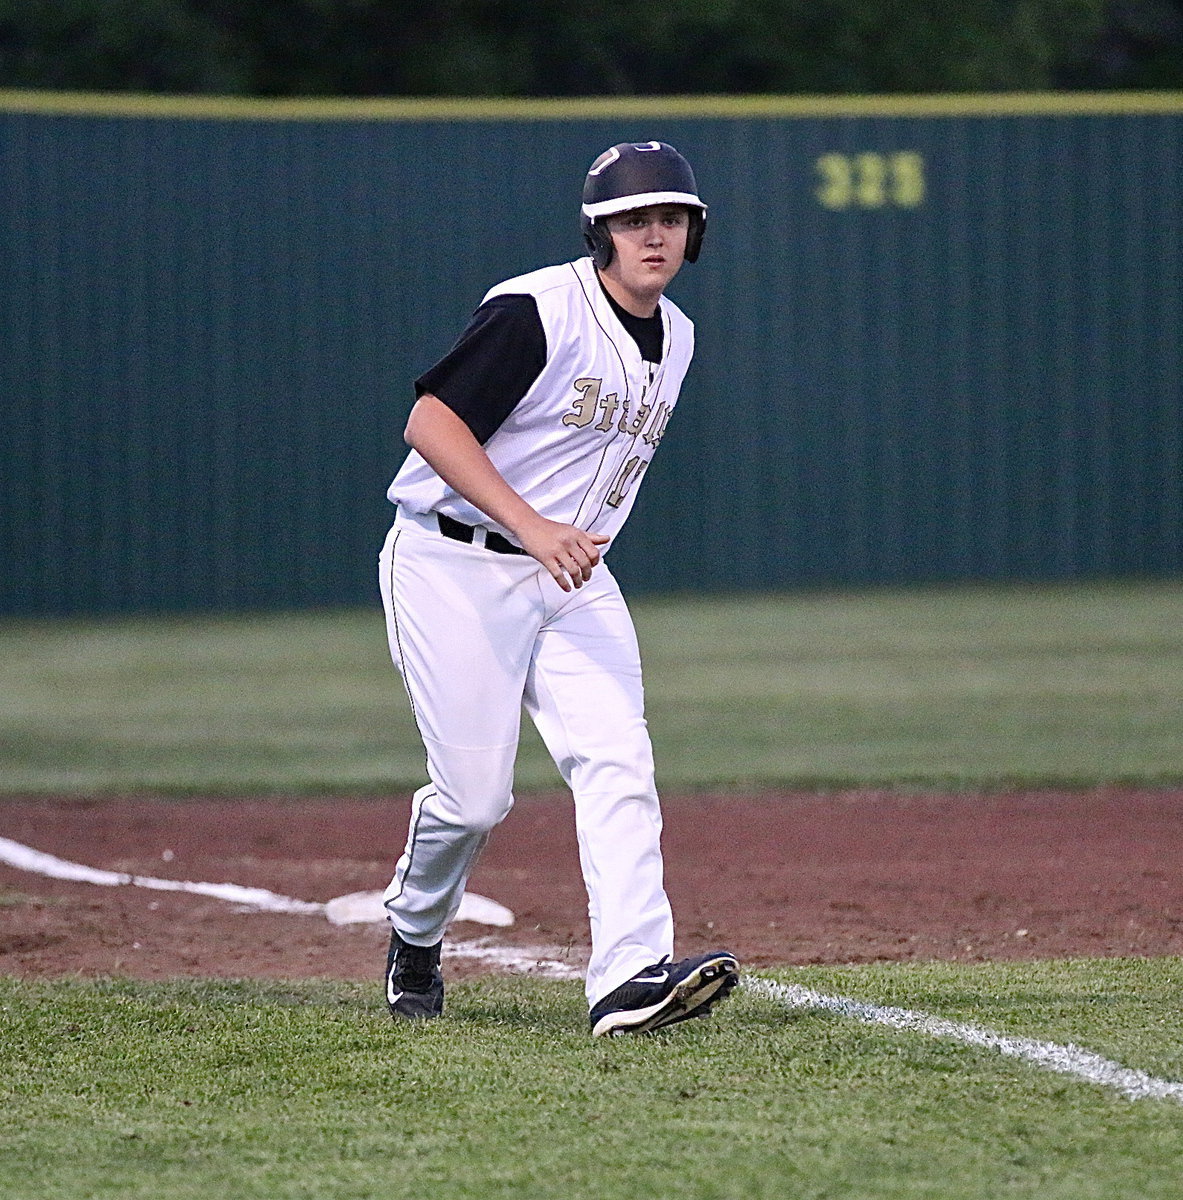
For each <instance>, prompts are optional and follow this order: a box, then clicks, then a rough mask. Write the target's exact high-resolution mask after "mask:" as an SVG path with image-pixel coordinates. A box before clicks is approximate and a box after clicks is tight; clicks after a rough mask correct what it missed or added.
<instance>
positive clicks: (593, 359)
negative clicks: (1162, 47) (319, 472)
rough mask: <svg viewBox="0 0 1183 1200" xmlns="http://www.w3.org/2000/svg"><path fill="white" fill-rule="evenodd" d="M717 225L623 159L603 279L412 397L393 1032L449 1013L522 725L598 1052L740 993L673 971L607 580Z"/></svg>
mask: <svg viewBox="0 0 1183 1200" xmlns="http://www.w3.org/2000/svg"><path fill="white" fill-rule="evenodd" d="M705 225H706V205H705V204H704V203H703V202H702V201H701V200H700V199H699V197H698V192H697V186H696V184H695V179H694V174H693V172H692V171H691V168H690V165H689V164H688V163H687V162H686V160H685V159H684V158H683V157H682V156H681V155H680V154H679V153H678V152H677V151H676V150H675V149H674V148H673V147H672V146H669V145H666V144H665V143H662V142H642V143H639V144H628V143H624V144H621V145H617V146H613V147H611V148H610V149H609V150H606V151H605V152H604V153H603V154H601V155H600V156H599V157H598V158H597V159H596V160H595V162H594V163H593V164H592V166H591V168H590V170H589V171H588V173H587V178H586V181H585V183H584V188H583V208H582V227H583V236H584V240H585V242H586V244H587V248H588V251H589V255H588V257H586V258H581V259H578V260H576V261H574V262H568V263H563V264H561V265H559V266H551V267H544V268H543V269H542V270H539V271H534V272H533V273H531V274H528V275H523V276H520V277H518V278H516V279H511V280H509V281H507V282H505V283H501V284H499V285H498V286H496V287H494V288H493V289H492V290H491V291H489V292H488V294H487V295H486V296H485V298H484V301H483V302H482V304H481V305H480V307H479V308H478V309H477V310H476V312H475V314H474V315H473V317H472V319H471V321H470V322H469V325H468V327H467V328H466V329H465V330H464V332H463V334H462V335H461V336H460V339H459V341H457V342H456V344H455V346H454V347H453V348H452V349H451V350H450V351H449V352H448V354H447V355H445V356H444V358H443V359H441V360H440V362H438V363H437V364H436V365H435V366H434V367H432V368H431V369H430V370H429V371H427V372H426V373H425V374H424V375H422V376H421V377H420V378H419V379H418V380H416V384H415V387H416V394H417V397H418V398H417V401H416V403H415V406H414V408H413V409H412V411H411V415H410V417H409V419H408V421H407V427H406V434H405V438H406V441H407V443H408V444H409V445H410V446H411V452H410V454H409V455H408V456H407V458H406V461H405V462H404V463H403V466H402V468H401V469H400V470H399V472H398V474H397V475H396V477H395V479H394V482H393V483H392V484H391V486H390V490H389V492H388V495H389V498H390V500H391V501H392V502H393V503H394V504H395V505H397V516H396V518H395V521H394V525H393V527H392V529H391V530H390V533H389V535H388V537H387V539H386V543H385V545H384V546H383V549H382V553H381V556H380V560H379V573H380V585H381V591H382V599H383V604H384V607H385V610H386V623H387V632H388V635H389V640H390V651H391V655H392V657H393V659H394V662H395V665H396V666H397V667H398V670H399V672H400V674H401V676H402V679H403V682H404V684H405V685H406V689H407V693H408V695H409V697H410V701H411V707H412V711H413V713H414V718H415V721H416V724H417V726H418V729H419V733H420V736H421V737H422V739H423V745H424V748H425V750H426V755H427V774H428V778H429V782H428V783H427V784H426V785H425V786H424V787H422V788H420V789H419V790H418V791H417V792H416V793H415V795H414V798H413V802H412V808H411V822H410V832H409V835H408V839H407V844H406V850H405V852H404V853H403V855H402V857H401V858H400V860H399V862H398V865H397V868H396V870H395V874H394V878H393V880H392V881H391V884H390V886H389V888H388V889H387V890H386V893H385V903H386V908H387V911H388V913H389V917H390V923H391V927H392V929H391V938H390V953H389V956H388V959H387V968H386V1001H387V1004H388V1006H389V1008H390V1012H391V1014H392V1015H393V1016H394V1017H396V1018H403V1017H409V1018H422V1017H436V1016H439V1014H440V1013H441V1012H442V1011H443V1001H444V984H443V978H442V975H441V972H440V949H441V942H442V939H443V935H444V931H445V929H446V928H447V926H448V923H449V922H450V921H451V920H452V918H453V917H454V916H455V914H456V911H457V908H458V907H459V904H460V899H461V897H462V895H463V892H464V887H465V883H466V881H467V879H468V876H469V873H470V871H471V870H472V867H473V864H474V863H475V861H476V859H477V856H478V854H479V853H480V851H481V849H482V847H483V846H484V845H485V842H486V840H487V839H488V836H489V833H490V831H491V830H492V829H493V828H494V827H495V826H496V825H497V824H498V823H499V822H500V821H501V820H502V819H503V818H504V817H505V816H506V814H507V813H508V812H509V810H510V808H511V806H512V804H513V794H512V786H513V766H514V759H515V756H516V753H517V748H518V735H519V730H520V721H521V710H522V707H523V706H524V707H525V709H526V711H527V712H528V713H529V715H530V717H531V718H532V719H533V721H534V723H535V725H536V726H537V728H538V730H539V733H540V734H541V736H542V739H543V741H544V742H545V744H546V747H547V749H548V750H549V752H550V754H551V756H552V757H553V758H554V761H555V763H556V765H557V766H558V768H559V771H560V772H561V774H562V776H563V779H564V780H565V781H566V783H567V785H568V786H569V787H570V789H571V792H572V795H573V797H574V803H575V818H576V831H577V835H578V842H579V856H580V864H581V867H582V871H583V878H584V882H585V884H586V887H587V894H588V912H589V916H590V923H591V941H592V952H591V961H590V963H589V965H588V970H587V979H586V992H587V999H588V1003H589V1005H590V1016H591V1031H592V1033H593V1034H594V1035H596V1036H602V1035H605V1034H618V1033H629V1032H631V1033H642V1032H648V1031H650V1030H654V1029H659V1028H662V1027H663V1026H666V1025H671V1024H673V1023H675V1022H677V1021H682V1020H685V1019H687V1018H689V1017H698V1016H706V1015H707V1014H708V1012H709V1011H710V1008H711V1006H712V1005H713V1004H714V1003H715V1002H716V1001H718V1000H720V999H722V998H723V997H724V996H726V994H727V993H728V992H729V991H730V990H731V989H732V988H733V987H734V986H735V984H736V982H737V980H738V964H737V962H736V959H735V957H734V956H733V955H732V954H729V953H727V952H725V951H720V952H716V953H712V954H704V955H700V956H698V957H696V958H691V959H686V960H683V961H680V962H675V961H673V960H672V952H673V919H672V916H671V912H670V905H669V901H668V900H667V898H666V894H665V891H664V888H663V883H662V857H661V846H660V833H661V813H660V808H659V805H658V798H657V791H656V788H655V786H654V775H653V754H652V750H651V747H650V743H649V736H648V733H647V730H646V724H645V717H644V711H643V700H642V689H641V664H640V657H639V653H638V649H637V640H636V635H635V633H634V631H633V625H632V621H631V618H630V616H629V613H628V610H627V608H626V607H625V603H624V600H623V598H622V597H621V594H620V590H619V588H618V586H617V583H616V580H615V579H614V578H613V576H612V573H611V572H610V571H609V569H608V567H607V565H606V563H605V562H604V561H603V556H604V554H605V552H606V550H607V549H608V547H609V546H610V545H611V543H612V540H613V539H614V538H615V536H616V534H617V533H618V532H619V530H620V528H621V526H622V525H623V524H624V521H625V519H626V518H627V517H628V514H629V511H630V510H631V508H632V506H633V503H634V502H635V500H636V497H637V490H638V486H639V484H640V482H641V479H642V477H643V476H644V474H645V470H646V468H647V467H648V466H649V462H650V460H651V459H652V457H653V454H654V451H655V450H656V449H657V447H658V445H659V443H660V442H661V439H662V436H663V435H664V433H665V429H666V424H667V422H668V421H669V419H670V415H671V413H672V412H673V410H674V406H675V404H676V403H677V399H678V391H679V389H680V387H681V385H682V379H683V377H684V376H685V374H686V370H687V368H688V367H689V365H690V358H691V354H692V352H693V347H694V327H693V325H692V324H691V323H690V321H689V320H688V319H687V318H686V317H685V316H684V315H683V314H682V313H681V312H680V311H679V309H678V308H677V307H675V306H674V305H673V304H672V303H670V301H669V300H667V299H665V297H664V292H665V289H666V287H667V285H668V284H669V283H670V281H671V280H672V279H673V278H674V276H675V275H676V274H677V273H678V270H679V269H680V268H681V266H682V263H683V262H684V261H687V262H693V261H694V260H695V259H696V258H697V257H698V253H699V249H700V247H701V245H702V239H703V232H704V229H705Z"/></svg>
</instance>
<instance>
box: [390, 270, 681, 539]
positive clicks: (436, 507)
mask: <svg viewBox="0 0 1183 1200" xmlns="http://www.w3.org/2000/svg"><path fill="white" fill-rule="evenodd" d="M513 295H529V296H532V297H533V298H534V301H535V303H536V305H537V309H538V316H539V318H540V320H541V323H542V329H543V332H544V334H545V338H546V360H545V365H544V366H543V367H542V370H541V373H540V374H539V375H538V377H537V378H536V379H535V381H534V383H533V386H531V387H530V389H529V390H528V391H527V392H526V394H525V395H524V396H523V397H522V399H521V400H520V401H519V402H518V403H517V404H516V405H515V406H514V407H513V409H512V410H511V411H510V412H509V413H508V415H507V416H506V417H505V419H504V420H503V421H502V422H501V424H500V425H499V426H498V427H497V428H496V430H495V431H494V432H493V433H492V435H491V436H490V437H489V438H488V440H487V441H486V442H485V443H484V446H485V451H486V453H487V454H488V455H489V458H490V459H491V460H492V462H493V465H494V466H495V467H496V468H497V470H498V471H499V472H500V474H501V475H502V477H503V478H504V479H505V480H506V482H507V483H508V484H509V485H510V486H511V487H512V488H513V489H514V490H515V491H516V492H517V493H518V494H519V495H520V496H521V497H522V498H523V499H524V500H525V501H526V502H527V503H528V504H530V505H531V506H532V507H533V508H534V509H535V510H536V511H537V512H539V513H540V514H541V515H542V516H544V517H547V518H549V519H551V520H554V521H561V522H563V523H564V524H569V525H575V526H578V527H579V528H580V529H584V530H587V531H588V532H594V533H603V534H607V535H608V536H609V537H612V536H614V535H615V534H616V533H617V531H618V530H619V529H620V527H621V526H622V525H623V524H624V521H625V519H626V518H627V516H628V514H629V512H630V511H631V509H632V506H633V503H634V501H635V499H636V494H637V485H638V483H639V482H640V479H641V477H642V475H644V473H645V470H646V468H647V467H648V466H649V463H650V462H651V460H652V458H653V454H654V451H655V450H656V449H657V446H658V444H659V443H660V442H661V439H662V435H663V434H664V433H665V428H666V425H667V423H668V422H669V419H670V414H671V413H672V412H673V410H674V406H675V405H676V404H677V401H678V393H679V391H680V390H681V387H682V381H683V379H684V377H685V375H686V371H687V369H688V368H689V366H690V360H691V357H692V355H693V353H694V326H693V324H692V323H691V321H690V320H689V318H687V317H686V316H685V315H684V314H683V313H682V311H681V310H680V309H679V308H678V307H677V306H676V305H675V304H673V303H672V302H671V301H669V300H668V299H665V298H664V297H663V298H662V300H661V301H660V307H659V310H658V311H659V314H660V317H661V321H662V332H663V347H662V355H661V362H660V363H653V362H648V361H646V360H645V359H644V358H643V357H642V355H641V351H640V349H639V347H638V345H637V343H636V341H635V340H634V338H633V337H632V336H631V335H630V334H629V333H628V332H627V331H626V330H625V328H624V326H623V325H622V324H621V321H620V320H619V319H618V317H617V315H616V312H615V311H614V308H613V306H612V303H611V301H610V300H609V299H608V297H607V295H606V294H605V292H604V290H603V288H602V287H601V285H600V283H599V280H598V279H597V277H596V273H595V269H594V268H593V266H592V261H591V259H590V258H581V259H577V260H576V261H574V262H569V263H563V264H561V265H558V266H552V267H544V268H542V269H541V270H539V271H533V272H531V273H530V274H528V275H521V276H519V277H517V278H515V279H510V280H507V281H506V282H504V283H501V284H499V285H498V286H496V287H494V288H492V289H491V290H490V291H489V292H488V294H487V295H486V296H485V301H484V302H487V301H490V300H492V299H494V298H496V297H498V296H513ZM387 494H388V496H389V498H390V500H391V501H393V502H394V503H395V504H397V505H399V506H400V508H402V509H404V510H407V511H410V512H413V513H419V514H426V513H428V512H433V511H434V512H437V513H443V514H444V515H445V516H449V517H453V518H455V519H456V520H458V521H463V522H464V523H465V524H469V525H484V526H485V527H486V528H489V529H494V530H496V531H497V532H498V533H501V534H502V535H504V536H508V534H509V531H508V530H507V529H504V528H503V527H501V526H499V525H498V524H497V523H496V522H494V521H492V520H490V519H489V518H488V517H487V516H486V515H485V514H484V513H482V512H481V511H480V510H479V509H476V508H474V507H473V506H472V505H471V504H469V503H468V501H466V500H465V499H464V498H463V497H461V496H460V495H458V494H457V493H456V492H455V491H454V490H453V489H452V488H450V487H449V486H448V485H447V484H446V483H445V482H444V481H443V480H442V479H440V477H439V476H438V475H437V474H436V473H435V471H434V470H432V468H431V467H430V466H428V464H427V463H426V462H425V461H424V460H423V458H422V457H421V456H420V455H419V454H418V453H417V452H415V451H412V452H411V453H410V454H409V455H408V456H407V459H406V461H405V462H404V464H403V466H402V468H401V470H400V471H399V472H398V474H397V475H396V477H395V479H394V482H393V483H392V484H391V485H390V489H389V491H388V493H387Z"/></svg>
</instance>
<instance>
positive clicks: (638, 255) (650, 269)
mask: <svg viewBox="0 0 1183 1200" xmlns="http://www.w3.org/2000/svg"><path fill="white" fill-rule="evenodd" d="M607 224H608V232H609V233H610V234H611V235H612V245H613V247H614V249H615V251H616V252H615V254H613V256H612V261H611V262H610V263H609V264H608V266H607V268H606V270H605V271H604V272H603V273H604V275H605V276H607V277H608V278H609V279H611V280H612V281H613V282H615V283H617V284H619V285H620V287H622V288H623V289H624V290H625V291H626V292H627V293H628V294H629V295H630V296H632V297H635V298H636V299H637V300H638V302H640V303H643V304H656V302H657V300H658V299H659V298H660V297H661V293H662V292H663V291H665V288H666V285H667V284H668V283H669V282H670V280H671V279H673V277H674V276H675V275H677V273H678V272H679V271H680V270H681V268H682V263H683V262H684V261H685V259H686V234H687V232H688V231H689V228H690V216H689V213H688V212H687V210H686V209H685V208H684V207H683V206H681V205H678V204H655V205H652V206H651V207H649V208H637V209H634V210H633V211H632V212H626V213H620V214H619V215H617V216H614V217H609V218H608V221H607Z"/></svg>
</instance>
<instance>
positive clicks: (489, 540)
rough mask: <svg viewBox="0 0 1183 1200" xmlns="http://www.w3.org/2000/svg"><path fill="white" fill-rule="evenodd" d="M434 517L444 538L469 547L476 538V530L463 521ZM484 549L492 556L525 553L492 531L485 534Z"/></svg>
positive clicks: (441, 514) (437, 514)
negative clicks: (489, 551) (491, 552)
mask: <svg viewBox="0 0 1183 1200" xmlns="http://www.w3.org/2000/svg"><path fill="white" fill-rule="evenodd" d="M435 515H436V519H437V520H438V521H439V523H440V533H442V534H443V535H444V537H446V538H451V539H452V541H454V542H467V543H468V544H469V545H470V546H471V545H472V543H473V540H474V539H475V537H476V530H475V529H474V528H473V527H472V526H471V525H465V524H464V522H463V521H457V520H454V519H453V518H452V517H445V516H444V514H443V513H436V514H435ZM485 549H486V550H492V551H493V553H494V554H525V553H526V552H525V550H523V549H522V548H521V546H515V545H514V544H513V542H511V541H510V540H509V538H506V537H502V536H501V534H499V533H497V532H496V530H493V529H490V530H489V531H488V532H487V533H486V534H485Z"/></svg>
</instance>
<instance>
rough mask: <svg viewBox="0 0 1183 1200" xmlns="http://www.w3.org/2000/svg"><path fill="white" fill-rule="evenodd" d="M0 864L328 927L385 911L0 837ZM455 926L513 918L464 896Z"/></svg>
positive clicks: (377, 903)
mask: <svg viewBox="0 0 1183 1200" xmlns="http://www.w3.org/2000/svg"><path fill="white" fill-rule="evenodd" d="M0 862H3V863H7V864H8V865H9V866H10V867H17V868H19V869H20V870H22V871H30V872H32V873H34V874H37V875H45V876H48V877H49V878H50V879H70V880H74V881H75V882H78V883H93V884H97V885H98V886H99V887H138V888H147V889H149V890H151V891H156V892H189V893H192V894H195V895H198V896H212V897H213V898H214V899H216V900H226V901H228V902H229V903H231V904H237V905H239V906H241V907H242V908H247V909H250V910H251V911H252V912H273V913H304V914H309V915H312V914H316V913H319V914H321V915H323V916H325V917H327V918H328V920H329V921H330V922H331V923H332V924H334V925H352V924H362V923H368V922H378V921H384V920H385V919H386V910H385V908H384V907H383V905H382V893H381V892H351V893H350V894H349V895H347V896H336V897H334V898H333V899H332V900H328V901H326V902H325V903H323V904H322V903H320V902H319V901H315V900H294V899H292V897H291V896H281V895H279V894H278V893H276V892H269V891H268V890H267V889H266V888H256V887H243V886H241V885H240V884H237V883H194V882H191V881H190V880H187V879H156V878H154V877H153V876H151V875H131V874H128V873H126V872H123V871H104V870H102V869H100V868H98V867H87V866H84V865H83V864H82V863H76V862H69V861H68V860H67V859H64V858H58V857H57V856H56V855H53V854H46V853H44V851H41V850H34V849H33V848H32V847H31V846H26V845H23V844H22V843H21V842H14V841H12V840H11V839H10V838H5V837H0ZM456 919H457V920H460V921H474V922H477V923H479V924H482V925H500V926H509V925H512V924H513V913H511V912H510V911H509V909H508V908H506V907H505V906H504V905H501V904H498V903H497V902H496V901H495V900H490V899H488V898H487V897H485V896H478V895H476V894H475V893H471V892H466V893H465V895H464V897H463V899H462V900H461V902H460V912H459V913H457V918H456Z"/></svg>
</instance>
